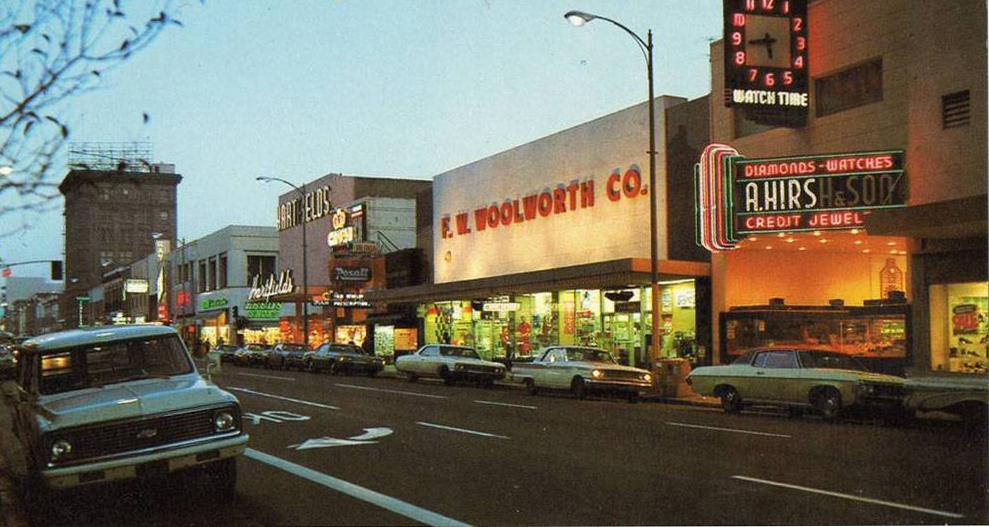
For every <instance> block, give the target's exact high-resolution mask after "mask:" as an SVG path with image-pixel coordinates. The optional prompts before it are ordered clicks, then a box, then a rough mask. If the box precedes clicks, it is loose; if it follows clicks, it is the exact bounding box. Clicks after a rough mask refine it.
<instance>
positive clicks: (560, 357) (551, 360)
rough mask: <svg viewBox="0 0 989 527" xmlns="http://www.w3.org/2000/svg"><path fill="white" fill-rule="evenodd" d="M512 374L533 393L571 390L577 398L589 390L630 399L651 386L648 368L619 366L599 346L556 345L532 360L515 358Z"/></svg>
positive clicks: (634, 399) (637, 397)
mask: <svg viewBox="0 0 989 527" xmlns="http://www.w3.org/2000/svg"><path fill="white" fill-rule="evenodd" d="M512 377H513V378H514V379H515V380H516V381H519V382H522V383H523V384H525V386H526V388H528V389H529V393H531V394H533V395H535V394H536V393H537V392H538V391H539V390H540V389H544V388H548V389H561V390H570V391H571V392H572V393H573V394H574V396H576V397H577V398H578V399H583V398H584V397H586V396H587V394H588V393H589V392H606V393H617V394H620V395H624V396H625V397H627V398H628V400H629V401H630V402H636V401H638V400H639V395H640V394H641V392H643V391H646V390H648V389H649V388H651V387H652V380H653V379H652V374H651V373H649V372H648V371H647V370H643V369H640V368H633V367H631V366H622V365H621V364H618V363H617V362H616V361H615V359H614V358H613V357H612V356H611V354H610V353H608V352H607V351H605V350H603V349H598V348H583V347H576V346H556V347H551V348H546V349H544V350H542V351H540V352H539V353H538V354H537V358H536V360H534V361H532V362H528V363H526V362H517V363H515V365H514V366H513V367H512Z"/></svg>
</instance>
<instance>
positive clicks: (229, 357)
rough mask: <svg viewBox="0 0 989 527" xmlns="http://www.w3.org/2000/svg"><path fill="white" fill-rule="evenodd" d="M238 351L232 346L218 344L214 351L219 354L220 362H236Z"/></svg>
mask: <svg viewBox="0 0 989 527" xmlns="http://www.w3.org/2000/svg"><path fill="white" fill-rule="evenodd" d="M238 349H240V348H238V347H237V346H234V345H233V344H220V345H219V346H217V347H216V349H215V351H217V352H219V353H220V362H230V363H236V362H237V350H238Z"/></svg>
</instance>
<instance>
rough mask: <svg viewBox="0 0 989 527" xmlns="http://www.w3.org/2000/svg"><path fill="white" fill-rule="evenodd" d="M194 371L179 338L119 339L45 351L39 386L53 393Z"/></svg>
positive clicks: (44, 392)
mask: <svg viewBox="0 0 989 527" xmlns="http://www.w3.org/2000/svg"><path fill="white" fill-rule="evenodd" d="M192 371H193V368H192V363H191V362H190V361H189V357H188V355H187V354H186V352H185V349H184V348H183V347H182V343H181V341H179V339H178V337H175V336H171V335H167V336H164V337H152V338H138V339H130V340H118V341H113V342H104V343H97V344H90V345H86V346H80V347H77V348H71V349H62V350H53V351H50V352H43V353H42V355H41V378H40V379H41V381H40V386H39V388H40V391H41V393H42V394H45V395H50V394H54V393H62V392H67V391H71V390H79V389H83V388H90V387H97V386H103V385H107V384H113V383H119V382H126V381H129V380H139V379H147V378H156V377H169V376H171V375H180V374H183V373H191V372H192Z"/></svg>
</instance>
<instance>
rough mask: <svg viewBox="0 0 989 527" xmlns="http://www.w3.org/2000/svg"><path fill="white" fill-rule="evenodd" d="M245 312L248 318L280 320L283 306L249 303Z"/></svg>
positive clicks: (245, 307)
mask: <svg viewBox="0 0 989 527" xmlns="http://www.w3.org/2000/svg"><path fill="white" fill-rule="evenodd" d="M244 312H245V313H247V318H278V315H279V314H281V312H282V304H281V303H279V302H248V303H246V304H244Z"/></svg>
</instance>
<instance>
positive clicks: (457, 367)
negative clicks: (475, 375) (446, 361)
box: [453, 364, 466, 371]
mask: <svg viewBox="0 0 989 527" xmlns="http://www.w3.org/2000/svg"><path fill="white" fill-rule="evenodd" d="M464 368H466V366H464V365H463V364H457V365H456V366H454V367H453V369H455V370H457V371H460V370H463V369H464Z"/></svg>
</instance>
